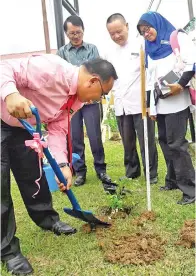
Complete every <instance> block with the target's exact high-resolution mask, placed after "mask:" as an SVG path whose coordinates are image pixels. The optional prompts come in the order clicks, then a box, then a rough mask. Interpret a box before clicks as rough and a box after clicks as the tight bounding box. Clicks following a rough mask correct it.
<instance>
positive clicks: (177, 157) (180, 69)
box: [137, 12, 195, 205]
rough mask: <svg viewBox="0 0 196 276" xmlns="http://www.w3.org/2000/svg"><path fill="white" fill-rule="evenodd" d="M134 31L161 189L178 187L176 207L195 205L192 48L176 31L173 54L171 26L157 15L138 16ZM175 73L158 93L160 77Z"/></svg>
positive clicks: (150, 13)
mask: <svg viewBox="0 0 196 276" xmlns="http://www.w3.org/2000/svg"><path fill="white" fill-rule="evenodd" d="M137 29H138V31H139V33H140V34H141V35H142V36H143V37H144V39H145V53H146V67H148V73H149V76H150V78H149V79H150V82H151V84H152V85H153V86H152V85H151V93H150V101H149V102H150V116H151V117H152V119H156V120H157V125H158V135H159V143H160V146H161V149H162V152H163V154H164V158H165V161H166V166H167V174H166V177H165V186H164V187H161V189H162V190H172V189H176V188H179V189H180V190H181V191H182V192H183V196H182V199H181V200H180V201H178V202H177V203H178V204H183V205H184V204H190V203H194V202H195V171H194V168H193V164H192V161H191V157H190V154H189V153H188V141H187V140H186V138H185V136H186V132H187V122H188V117H189V112H190V109H189V107H190V106H191V99H190V94H189V89H188V87H187V86H186V85H187V84H188V82H189V80H190V79H191V78H192V76H193V75H194V71H193V68H194V62H195V61H194V51H195V49H194V45H193V43H192V41H191V40H190V39H189V37H188V35H187V34H186V33H185V32H178V35H177V39H178V43H179V46H180V54H179V55H175V54H174V53H173V51H172V47H171V45H170V35H171V33H172V32H173V31H174V30H175V27H174V26H173V25H172V24H171V23H170V22H169V21H168V20H167V19H165V18H164V17H163V16H162V15H160V14H159V13H157V12H148V13H145V14H143V15H142V16H141V18H140V20H139V22H138V25H137ZM172 70H175V72H176V73H177V74H178V73H179V76H181V77H180V79H179V80H178V82H177V83H172V84H168V85H167V89H168V93H167V94H166V96H163V94H162V93H161V90H160V88H161V86H160V78H161V77H163V76H165V75H167V74H168V73H169V72H170V71H172Z"/></svg>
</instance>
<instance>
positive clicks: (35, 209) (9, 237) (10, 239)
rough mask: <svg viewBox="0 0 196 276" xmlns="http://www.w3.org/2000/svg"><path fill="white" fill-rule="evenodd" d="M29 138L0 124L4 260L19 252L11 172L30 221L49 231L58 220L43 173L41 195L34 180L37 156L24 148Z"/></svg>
mask: <svg viewBox="0 0 196 276" xmlns="http://www.w3.org/2000/svg"><path fill="white" fill-rule="evenodd" d="M31 139H32V136H31V135H30V134H29V133H28V132H27V131H26V130H24V129H22V128H19V127H10V126H8V125H7V124H5V123H4V122H2V121H1V258H2V260H7V259H10V258H13V257H14V256H15V255H16V254H17V253H19V252H20V245H19V239H18V238H17V237H16V236H15V232H16V222H15V215H14V207H13V202H12V197H11V193H10V169H11V170H12V172H13V175H14V177H15V180H16V182H17V185H18V187H19V190H20V193H21V196H22V199H23V201H24V204H25V206H26V208H27V211H28V214H29V216H30V217H31V218H32V220H33V221H34V222H35V223H36V224H37V225H38V226H40V227H41V228H43V229H48V230H49V229H51V227H52V225H53V224H54V223H55V222H57V221H59V215H58V213H57V212H56V211H55V210H54V209H53V207H52V197H51V193H50V191H49V188H48V183H47V180H46V177H45V174H44V172H43V176H42V178H41V180H40V181H39V183H40V192H39V193H38V195H37V196H35V198H33V197H32V195H33V194H34V193H35V192H36V191H37V185H36V184H35V180H36V179H38V178H39V175H40V172H39V164H38V156H37V153H35V151H34V150H32V149H30V148H29V147H26V146H25V140H31Z"/></svg>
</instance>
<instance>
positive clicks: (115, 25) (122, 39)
mask: <svg viewBox="0 0 196 276" xmlns="http://www.w3.org/2000/svg"><path fill="white" fill-rule="evenodd" d="M106 27H107V30H108V32H109V34H110V37H111V39H112V40H113V41H114V42H115V43H116V45H114V47H113V49H112V48H111V47H110V51H109V53H107V54H106V58H107V59H108V60H110V61H111V62H112V63H113V65H114V67H115V69H116V71H117V74H118V80H117V81H116V82H115V85H114V87H113V91H114V107H115V115H116V119H117V123H118V128H119V131H120V135H121V137H122V142H123V146H124V165H125V170H126V172H125V174H126V177H127V178H132V179H133V178H137V177H139V176H140V174H141V169H140V162H139V157H138V153H137V147H136V137H137V138H138V140H139V145H140V151H141V156H142V163H143V167H144V174H145V171H146V170H145V166H146V165H145V148H144V130H143V120H142V114H141V113H142V110H141V84H140V81H141V80H140V57H139V45H138V42H137V40H136V39H135V38H133V37H131V36H130V33H129V27H128V23H127V22H126V20H125V18H124V16H123V15H122V14H119V13H116V14H113V15H111V16H110V17H109V18H108V19H107V22H106ZM147 120H148V142H149V162H150V182H151V184H153V183H157V165H158V155H157V149H156V143H155V125H154V122H153V121H152V120H150V118H148V119H147Z"/></svg>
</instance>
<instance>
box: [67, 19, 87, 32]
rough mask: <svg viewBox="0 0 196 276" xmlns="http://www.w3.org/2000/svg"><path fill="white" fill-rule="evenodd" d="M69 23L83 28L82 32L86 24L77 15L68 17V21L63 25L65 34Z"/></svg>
mask: <svg viewBox="0 0 196 276" xmlns="http://www.w3.org/2000/svg"><path fill="white" fill-rule="evenodd" d="M67 23H71V24H72V25H74V26H79V27H82V30H83V31H84V23H83V21H82V19H81V18H80V17H79V16H77V15H71V16H69V17H67V19H66V20H65V22H64V24H63V28H64V31H65V33H66V32H67Z"/></svg>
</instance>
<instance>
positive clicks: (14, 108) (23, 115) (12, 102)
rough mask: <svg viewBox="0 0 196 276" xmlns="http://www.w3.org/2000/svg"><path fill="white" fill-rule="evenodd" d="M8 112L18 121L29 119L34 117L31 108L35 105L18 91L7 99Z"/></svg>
mask: <svg viewBox="0 0 196 276" xmlns="http://www.w3.org/2000/svg"><path fill="white" fill-rule="evenodd" d="M5 103H6V107H7V110H8V112H9V114H10V115H12V116H13V117H15V118H18V119H27V118H31V117H32V116H33V114H32V111H31V107H33V103H32V102H31V101H30V100H28V99H26V98H25V97H23V96H22V95H20V93H19V92H18V91H16V92H14V93H12V94H9V95H8V96H7V97H6V98H5Z"/></svg>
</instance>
